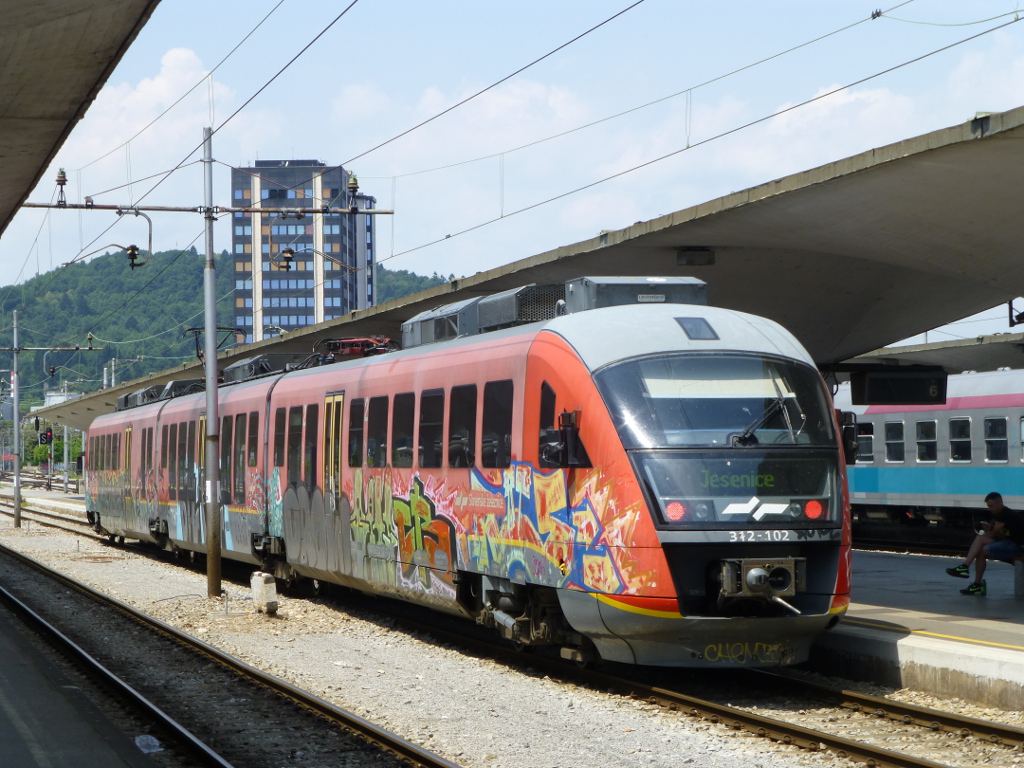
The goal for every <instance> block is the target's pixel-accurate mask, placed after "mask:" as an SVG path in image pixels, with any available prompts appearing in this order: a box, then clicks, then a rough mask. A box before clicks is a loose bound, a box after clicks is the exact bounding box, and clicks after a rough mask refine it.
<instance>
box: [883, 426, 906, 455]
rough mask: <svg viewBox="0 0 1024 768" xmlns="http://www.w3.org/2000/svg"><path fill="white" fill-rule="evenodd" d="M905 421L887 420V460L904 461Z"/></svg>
mask: <svg viewBox="0 0 1024 768" xmlns="http://www.w3.org/2000/svg"><path fill="white" fill-rule="evenodd" d="M903 450H904V448H903V422H902V421H887V422H885V460H886V461H894V462H900V461H903Z"/></svg>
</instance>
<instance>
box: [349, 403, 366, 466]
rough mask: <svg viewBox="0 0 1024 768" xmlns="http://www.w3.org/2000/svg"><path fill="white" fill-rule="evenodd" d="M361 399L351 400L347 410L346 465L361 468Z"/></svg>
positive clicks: (362, 413)
mask: <svg viewBox="0 0 1024 768" xmlns="http://www.w3.org/2000/svg"><path fill="white" fill-rule="evenodd" d="M365 410H366V408H365V407H364V406H363V399H362V398H359V399H358V400H353V401H352V405H350V406H349V409H348V465H349V466H350V467H361V466H363V415H364V411H365Z"/></svg>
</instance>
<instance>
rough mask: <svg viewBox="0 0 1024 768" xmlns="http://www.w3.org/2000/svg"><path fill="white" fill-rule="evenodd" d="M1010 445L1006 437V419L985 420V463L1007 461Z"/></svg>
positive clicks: (999, 417)
mask: <svg viewBox="0 0 1024 768" xmlns="http://www.w3.org/2000/svg"><path fill="white" fill-rule="evenodd" d="M1009 457H1010V444H1009V440H1008V439H1007V435H1006V417H1005V416H998V417H990V418H987V419H985V461H1006V460H1007V459H1008V458H1009Z"/></svg>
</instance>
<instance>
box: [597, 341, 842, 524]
mask: <svg viewBox="0 0 1024 768" xmlns="http://www.w3.org/2000/svg"><path fill="white" fill-rule="evenodd" d="M595 379H596V381H597V384H598V387H599V388H600V390H601V393H602V395H603V396H604V398H605V402H606V403H608V406H609V408H610V410H611V413H612V417H613V419H614V420H615V425H616V428H617V429H618V432H619V436H620V438H621V439H622V442H623V444H624V446H625V448H626V449H627V451H628V452H629V454H630V458H631V459H632V461H633V464H634V467H635V468H636V471H637V476H638V478H639V479H640V481H641V484H642V485H643V486H644V487H645V490H646V491H647V493H648V496H649V497H651V500H652V501H656V503H657V510H656V511H657V514H658V515H659V517H660V520H659V523H660V525H662V526H666V527H673V528H675V527H684V528H685V527H699V528H740V529H750V528H768V527H780V526H781V527H787V528H810V527H822V525H825V526H834V525H838V524H839V521H840V517H841V515H840V512H839V485H838V484H839V475H838V448H837V443H836V437H835V431H834V428H833V422H832V412H831V409H830V406H829V400H828V397H827V395H826V393H825V391H824V389H823V388H822V384H821V379H820V377H819V376H818V373H817V371H815V370H814V369H812V368H810V367H809V366H805V365H802V364H799V363H796V362H793V361H789V360H782V359H778V358H772V357H763V356H758V355H744V354H673V355H660V356H656V357H649V358H640V359H636V360H629V361H626V362H623V363H618V364H616V365H613V366H609V367H608V368H606V369H604V370H603V371H601V372H599V373H598V374H597V375H596V377H595Z"/></svg>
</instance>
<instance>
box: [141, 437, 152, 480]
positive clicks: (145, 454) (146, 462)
mask: <svg viewBox="0 0 1024 768" xmlns="http://www.w3.org/2000/svg"><path fill="white" fill-rule="evenodd" d="M152 468H153V428H152V427H147V428H146V429H144V430H142V471H143V472H149V470H151V469H152Z"/></svg>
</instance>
